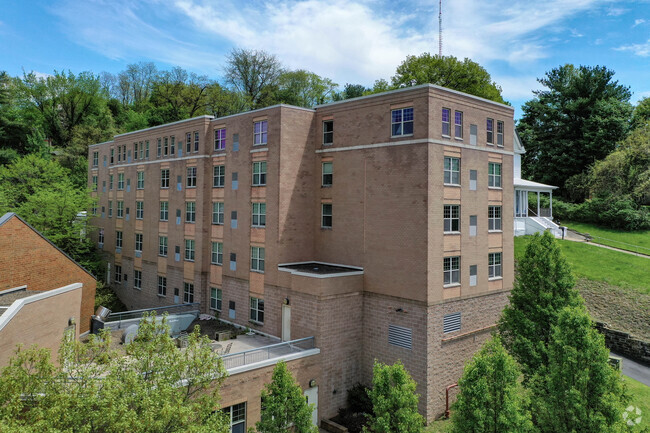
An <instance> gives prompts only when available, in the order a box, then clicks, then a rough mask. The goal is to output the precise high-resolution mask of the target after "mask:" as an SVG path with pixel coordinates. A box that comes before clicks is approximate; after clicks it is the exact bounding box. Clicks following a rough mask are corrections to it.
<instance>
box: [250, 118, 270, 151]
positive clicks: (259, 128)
mask: <svg viewBox="0 0 650 433" xmlns="http://www.w3.org/2000/svg"><path fill="white" fill-rule="evenodd" d="M268 127H269V125H268V120H261V121H259V122H255V124H254V125H253V146H260V145H262V144H266V142H267V138H268Z"/></svg>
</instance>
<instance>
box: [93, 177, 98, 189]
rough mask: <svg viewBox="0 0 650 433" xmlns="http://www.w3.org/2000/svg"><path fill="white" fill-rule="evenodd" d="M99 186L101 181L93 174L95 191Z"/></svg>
mask: <svg viewBox="0 0 650 433" xmlns="http://www.w3.org/2000/svg"><path fill="white" fill-rule="evenodd" d="M98 186H99V182H98V181H97V176H93V191H97V187H98Z"/></svg>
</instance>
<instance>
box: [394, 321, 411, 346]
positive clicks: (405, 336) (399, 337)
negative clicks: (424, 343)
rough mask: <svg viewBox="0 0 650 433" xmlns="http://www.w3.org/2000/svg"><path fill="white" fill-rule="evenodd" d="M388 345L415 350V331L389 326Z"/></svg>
mask: <svg viewBox="0 0 650 433" xmlns="http://www.w3.org/2000/svg"><path fill="white" fill-rule="evenodd" d="M388 344H391V345H393V346H398V347H403V348H404V349H408V350H412V349H413V331H412V330H411V328H404V327H402V326H397V325H388Z"/></svg>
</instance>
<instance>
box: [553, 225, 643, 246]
mask: <svg viewBox="0 0 650 433" xmlns="http://www.w3.org/2000/svg"><path fill="white" fill-rule="evenodd" d="M562 224H563V225H566V226H567V227H569V228H571V229H573V230H576V231H578V232H580V233H589V234H590V235H591V236H593V240H592V242H594V243H598V244H603V245H609V246H610V247H615V248H621V249H624V250H630V251H635V252H638V253H643V254H650V230H638V231H633V232H627V231H623V230H616V229H609V228H605V227H599V226H597V225H594V224H586V223H577V222H571V221H566V222H563V223H562Z"/></svg>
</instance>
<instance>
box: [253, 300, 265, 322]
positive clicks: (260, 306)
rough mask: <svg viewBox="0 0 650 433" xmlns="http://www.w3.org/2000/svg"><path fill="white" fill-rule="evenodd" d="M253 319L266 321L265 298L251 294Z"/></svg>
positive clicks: (254, 320)
mask: <svg viewBox="0 0 650 433" xmlns="http://www.w3.org/2000/svg"><path fill="white" fill-rule="evenodd" d="M251 320H252V321H253V322H258V323H264V299H260V298H253V297H252V296H251Z"/></svg>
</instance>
